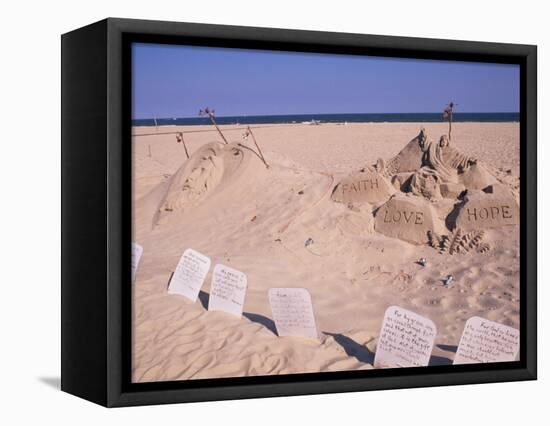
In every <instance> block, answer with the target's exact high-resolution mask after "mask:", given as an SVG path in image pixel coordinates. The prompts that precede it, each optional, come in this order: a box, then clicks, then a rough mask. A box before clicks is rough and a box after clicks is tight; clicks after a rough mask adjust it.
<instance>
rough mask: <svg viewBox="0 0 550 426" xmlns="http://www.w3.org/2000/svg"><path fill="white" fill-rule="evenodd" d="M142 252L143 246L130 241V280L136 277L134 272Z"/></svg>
mask: <svg viewBox="0 0 550 426" xmlns="http://www.w3.org/2000/svg"><path fill="white" fill-rule="evenodd" d="M142 253H143V247H141V246H140V245H139V244H138V243H132V282H134V280H135V279H136V272H137V269H138V266H139V260H140V259H141V255H142Z"/></svg>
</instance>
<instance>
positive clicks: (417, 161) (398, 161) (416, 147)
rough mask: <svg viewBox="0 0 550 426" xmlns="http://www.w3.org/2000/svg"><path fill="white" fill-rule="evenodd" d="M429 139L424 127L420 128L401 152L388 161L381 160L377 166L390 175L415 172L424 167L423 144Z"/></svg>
mask: <svg viewBox="0 0 550 426" xmlns="http://www.w3.org/2000/svg"><path fill="white" fill-rule="evenodd" d="M426 139H427V135H426V131H425V130H424V128H422V129H420V133H418V135H417V136H416V137H415V138H414V139H412V140H411V141H410V142H409V143H408V144H407V145H405V148H403V149H402V150H401V151H400V152H399V154H397V155H396V156H395V157H393V158H392V159H391V160H389V161H388V162H385V161H384V160H379V162H378V164H377V168H379V169H380V170H381V171H382V170H383V171H384V172H385V173H386V174H388V175H395V174H398V173H405V172H414V171H416V170H418V169H419V168H420V167H422V156H423V153H422V148H421V147H422V144H423V143H424V141H425V140H426Z"/></svg>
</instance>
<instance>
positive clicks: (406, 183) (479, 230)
mask: <svg viewBox="0 0 550 426" xmlns="http://www.w3.org/2000/svg"><path fill="white" fill-rule="evenodd" d="M490 170H491V169H490V167H488V166H485V165H484V164H482V162H480V161H479V160H477V159H476V158H474V157H471V156H468V155H466V154H464V153H462V152H460V151H459V150H458V149H456V148H455V147H453V146H452V145H451V144H450V141H449V138H448V136H447V135H443V136H441V138H440V139H439V141H438V142H434V141H433V140H431V139H430V138H429V137H428V135H427V133H426V131H425V130H424V129H423V128H422V129H421V130H420V132H419V134H418V135H417V136H416V137H415V138H414V139H412V140H411V141H410V142H409V143H408V144H407V145H406V146H405V147H404V148H403V149H402V150H401V151H400V152H399V153H398V154H397V155H396V156H395V157H393V158H391V159H390V160H388V161H385V160H384V159H379V160H378V161H377V163H376V164H375V165H373V166H371V167H367V168H365V169H363V170H361V171H360V172H356V173H353V174H351V175H350V176H348V177H346V178H344V179H342V180H341V181H340V182H339V183H338V184H337V186H336V187H335V188H334V191H333V194H332V199H333V201H336V202H340V203H345V204H346V203H354V204H357V203H363V202H369V203H371V204H373V205H374V208H373V214H374V216H375V221H374V229H375V230H376V231H377V232H379V233H382V234H384V235H387V236H390V237H393V238H399V239H401V240H403V241H407V242H409V243H413V244H430V245H431V246H432V247H434V248H436V249H437V250H439V251H440V252H442V253H449V254H454V253H465V252H467V251H470V250H475V251H478V252H485V251H487V250H488V249H489V245H488V244H486V243H484V242H483V241H482V240H483V238H484V235H485V233H484V231H483V230H486V229H489V228H498V227H501V226H506V225H517V224H519V205H518V202H517V199H516V196H515V195H514V189H513V188H512V186H511V185H510V184H509V183H507V182H504V181H502V180H501V179H499V177H497V176H496V175H495V173H492V172H491V171H490ZM391 186H393V188H391ZM438 200H443V201H445V200H447V201H445V202H439V205H440V206H441V205H443V206H448V210H447V211H446V212H445V214H444V217H443V218H442V217H441V214H438V213H439V212H436V211H435V209H434V204H437V203H438Z"/></svg>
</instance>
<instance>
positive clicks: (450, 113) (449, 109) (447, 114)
mask: <svg viewBox="0 0 550 426" xmlns="http://www.w3.org/2000/svg"><path fill="white" fill-rule="evenodd" d="M453 107H454V103H453V102H449V105H447V107H446V108H445V110H444V111H443V118H446V119H447V120H449V142H450V141H451V130H452V126H453Z"/></svg>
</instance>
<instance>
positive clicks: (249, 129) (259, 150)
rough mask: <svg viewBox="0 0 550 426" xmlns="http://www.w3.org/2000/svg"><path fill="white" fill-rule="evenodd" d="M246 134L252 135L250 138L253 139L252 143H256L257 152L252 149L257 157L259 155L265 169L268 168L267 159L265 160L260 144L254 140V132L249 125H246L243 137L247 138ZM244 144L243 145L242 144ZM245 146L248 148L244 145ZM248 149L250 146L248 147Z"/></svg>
mask: <svg viewBox="0 0 550 426" xmlns="http://www.w3.org/2000/svg"><path fill="white" fill-rule="evenodd" d="M248 136H252V140H253V141H254V145H256V148H258V152H257V153H256V152H255V151H254V150H252V151H253V152H254V153H255V154H256V155H257V156H258V157H260V160H262V161H263V163H264V164H265V167H266V169H269V164H267V161H265V157H264V154H263V153H262V150H261V149H260V145H258V142H257V141H256V137H255V136H254V133H252V129H251V128H250V126H246V132H245V133H244V135H243V139H248ZM239 145H241V144H239ZM242 146H244V145H242ZM244 147H245V148H248V147H246V146H244ZM249 149H250V148H249Z"/></svg>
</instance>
